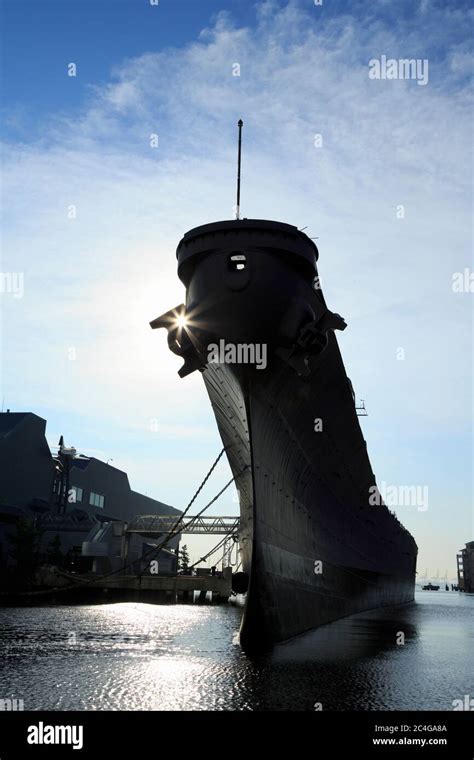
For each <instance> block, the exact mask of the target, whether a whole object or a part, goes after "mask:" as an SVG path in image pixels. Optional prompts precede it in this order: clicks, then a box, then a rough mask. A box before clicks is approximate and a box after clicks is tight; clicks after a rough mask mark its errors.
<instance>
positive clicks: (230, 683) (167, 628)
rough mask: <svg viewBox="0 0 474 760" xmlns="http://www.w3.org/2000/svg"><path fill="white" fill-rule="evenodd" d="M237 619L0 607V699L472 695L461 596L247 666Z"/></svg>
mask: <svg viewBox="0 0 474 760" xmlns="http://www.w3.org/2000/svg"><path fill="white" fill-rule="evenodd" d="M240 615H241V609H240V608H238V607H234V606H231V605H225V606H198V605H174V606H161V605H160V606H155V605H149V604H133V603H128V604H111V605H102V606H88V607H72V606H71V607H42V608H27V609H25V608H22V609H20V608H15V609H0V663H1V665H0V668H1V670H0V698H7V697H10V698H16V699H23V700H24V706H25V710H43V709H44V710H314V709H315V708H314V706H315V703H321V705H322V709H323V710H367V709H369V710H452V702H453V700H454V699H462V698H463V697H464V695H466V694H470V695H471V696H474V683H473V680H474V679H473V676H472V670H473V668H472V652H473V651H474V596H472V595H467V594H458V593H454V592H444V591H439V592H422V591H420V592H418V593H417V597H416V603H414V604H411V605H408V606H405V607H402V608H392V609H386V610H384V611H377V612H366V613H361V614H359V615H355V616H352V617H351V618H346V619H344V620H341V621H338V622H337V623H332V624H331V625H327V626H323V627H322V628H319V629H318V630H316V631H313V632H311V633H309V634H305V635H304V636H300V637H298V638H296V639H293V640H292V641H290V642H287V643H285V644H281V645H279V646H277V647H276V648H275V649H274V651H273V652H272V653H271V654H270V655H267V656H265V657H262V658H259V659H255V660H251V659H249V658H248V657H246V656H245V655H244V654H243V653H242V652H241V650H240V647H239V646H238V643H237V631H238V627H239V622H240ZM400 634H403V636H401V635H400ZM403 637H404V642H405V643H404V644H401V643H400V644H397V639H398V641H402V640H403Z"/></svg>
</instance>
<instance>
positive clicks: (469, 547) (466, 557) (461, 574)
mask: <svg viewBox="0 0 474 760" xmlns="http://www.w3.org/2000/svg"><path fill="white" fill-rule="evenodd" d="M456 559H457V562H458V586H459V588H460V589H461V591H467V592H468V593H469V594H474V541H469V542H468V543H467V544H466V548H465V549H461V550H460V551H459V552H458V554H457V556H456Z"/></svg>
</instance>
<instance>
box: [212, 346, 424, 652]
mask: <svg viewBox="0 0 474 760" xmlns="http://www.w3.org/2000/svg"><path fill="white" fill-rule="evenodd" d="M203 375H204V381H205V384H206V388H207V391H208V394H209V397H210V400H211V403H212V406H213V409H214V413H215V416H216V420H217V424H218V427H219V430H220V433H221V437H222V440H223V443H224V445H225V446H226V450H227V456H228V459H229V463H230V466H231V468H232V471H233V474H234V477H235V478H236V485H237V489H238V492H239V497H240V498H239V501H240V512H241V534H240V549H241V559H242V569H243V571H244V573H246V575H247V576H248V584H249V585H248V592H247V599H246V606H245V609H244V614H243V619H242V626H241V632H240V639H241V644H242V646H243V648H244V649H245V650H246V651H248V652H252V651H259V650H263V649H266V648H268V647H270V646H271V645H272V644H273V643H276V642H278V641H282V640H285V639H288V638H290V637H292V636H294V635H297V634H299V633H302V632H304V631H306V630H308V629H311V628H315V627H317V626H319V625H322V624H324V623H328V622H330V621H333V620H336V619H338V618H341V617H344V616H346V615H350V614H352V613H356V612H360V611H362V610H367V609H371V608H376V607H381V606H386V605H397V604H403V603H407V602H410V601H411V600H413V597H414V586H415V569H416V567H415V566H416V545H415V543H414V541H413V539H412V537H411V536H410V534H409V533H407V531H406V530H405V529H404V528H403V527H402V526H401V525H400V524H399V523H398V522H397V521H396V520H395V518H394V517H393V515H391V514H390V513H389V511H388V510H387V508H386V507H385V506H384V505H383V504H376V505H371V504H370V503H369V489H370V486H371V484H373V482H374V476H373V473H372V469H371V467H370V463H369V459H368V456H367V451H366V445H365V441H364V439H363V436H362V433H361V430H360V426H359V422H358V418H357V415H356V412H355V410H354V403H353V399H352V396H351V391H350V388H349V386H348V383H347V377H346V374H345V371H344V368H343V365H342V360H341V358H340V354H339V350H338V347H337V342H336V339H335V337H334V336H333V335H332V336H331V338H330V342H329V345H328V347H327V348H326V350H325V351H324V352H323V354H321V357H320V360H319V364H318V367H317V369H316V371H315V372H313V374H312V375H311V377H310V378H309V379H302V378H300V377H298V375H297V374H296V373H295V372H294V370H293V369H292V368H291V367H289V366H288V365H287V364H285V362H283V361H280V360H278V359H276V358H275V359H274V361H273V363H272V366H271V368H270V370H269V371H263V370H262V371H260V372H259V371H258V370H256V369H254V368H252V369H251V368H243V367H235V366H229V365H224V364H221V365H208V367H207V368H206V370H205V371H204V373H203ZM315 420H320V421H321V423H319V425H318V424H315ZM321 424H322V429H317V430H315V428H319V427H321Z"/></svg>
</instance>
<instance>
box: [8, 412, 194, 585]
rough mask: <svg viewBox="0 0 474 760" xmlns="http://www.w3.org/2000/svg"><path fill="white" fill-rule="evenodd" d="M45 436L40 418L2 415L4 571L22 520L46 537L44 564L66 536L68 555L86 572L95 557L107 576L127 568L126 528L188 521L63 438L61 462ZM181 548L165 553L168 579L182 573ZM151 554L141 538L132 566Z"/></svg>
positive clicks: (134, 545)
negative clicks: (135, 523) (162, 518)
mask: <svg viewBox="0 0 474 760" xmlns="http://www.w3.org/2000/svg"><path fill="white" fill-rule="evenodd" d="M45 433H46V420H44V419H42V418H41V417H38V416H37V415H36V414H33V413H32V412H9V411H8V412H2V413H0V567H1V566H2V565H3V566H8V565H9V564H10V561H9V556H10V553H9V537H10V535H11V532H12V529H13V526H14V525H15V524H17V523H18V520H19V519H20V518H21V517H24V518H30V519H31V520H32V521H33V523H34V525H35V526H36V527H38V528H39V529H40V530H41V539H40V547H39V548H40V554H41V555H42V556H44V557H46V556H47V552H48V547H49V546H50V544H51V541H52V540H53V539H54V538H55V536H56V535H59V538H60V542H61V551H62V552H63V553H69V554H72V555H74V556H76V558H77V560H78V565H79V564H80V563H79V557H88V558H89V565H90V569H92V568H93V567H94V568H95V569H97V571H99V568H100V571H101V572H102V571H104V572H105V571H106V570H107V569H108V568H114V569H116V567H117V566H119V565H120V556H119V555H120V543H121V538H120V536H122V533H123V524H124V523H126V522H128V521H130V520H131V519H132V518H133V517H135V516H136V515H140V514H146V515H173V514H176V516H178V515H179V514H180V511H179V510H177V509H174V508H173V507H171V506H169V505H168V504H164V503H163V502H160V501H157V500H156V499H152V498H150V497H149V496H145V495H144V494H141V493H138V492H137V491H134V490H132V488H131V487H130V483H129V480H128V475H127V473H125V472H123V471H122V470H119V469H117V468H116V467H112V466H111V465H109V464H106V463H105V462H102V461H100V460H99V459H96V458H95V457H87V456H84V455H81V454H79V455H77V452H75V450H74V449H67V448H66V447H65V446H64V444H63V440H62V437H61V446H60V450H59V453H58V455H57V456H53V454H52V453H51V450H50V448H49V445H48V442H47V440H46V435H45ZM113 524H115V527H114V528H112V525H113ZM120 524H121V525H120ZM154 540H155V539H154ZM159 541H160V539H158V542H159ZM84 542H85V543H86V544H87V547H86V550H85V551H84V552H83V543H84ZM98 543H101V544H102V545H101V547H100V548H97V545H98ZM178 544H179V538H174V539H173V540H172V541H170V542H169V544H168V547H167V549H168V551H164V552H162V553H161V557H160V562H159V564H160V573H161V572H162V570H163V571H165V572H175V571H176V557H175V554H174V552H173V551H171V552H170V551H169V550H176V549H177V547H178ZM94 546H95V547H96V548H95V549H94ZM150 546H151V547H152V546H153V544H151V542H150V541H148V542H147V543H145V542H144V539H143V538H141V537H140V536H138V535H136V536H133V538H132V539H131V542H130V544H129V547H128V550H129V560H137V561H138V560H139V558H140V557H141V556H142V554H143V553H144V551H145V550H148V551H149V549H150ZM94 551H97V554H95V553H94ZM99 558H100V559H99ZM85 564H86V565H87V563H85ZM82 565H83V566H84V562H83V563H82Z"/></svg>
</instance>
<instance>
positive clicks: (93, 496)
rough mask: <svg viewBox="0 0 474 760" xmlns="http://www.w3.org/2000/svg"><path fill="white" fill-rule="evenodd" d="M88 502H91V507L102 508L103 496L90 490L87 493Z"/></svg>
mask: <svg viewBox="0 0 474 760" xmlns="http://www.w3.org/2000/svg"><path fill="white" fill-rule="evenodd" d="M89 504H92V506H93V507H100V509H103V507H104V497H103V496H101V495H100V493H94V491H91V492H90V495H89Z"/></svg>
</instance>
